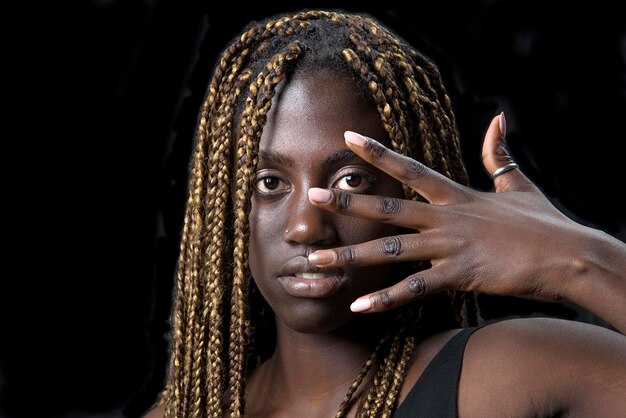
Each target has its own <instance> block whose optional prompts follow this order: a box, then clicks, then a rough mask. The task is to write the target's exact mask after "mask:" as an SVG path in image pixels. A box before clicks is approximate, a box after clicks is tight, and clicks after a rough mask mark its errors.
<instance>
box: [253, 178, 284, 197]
mask: <svg viewBox="0 0 626 418" xmlns="http://www.w3.org/2000/svg"><path fill="white" fill-rule="evenodd" d="M255 186H256V189H257V190H258V191H259V193H261V194H262V195H271V194H278V193H282V192H284V191H286V190H287V189H288V186H287V185H286V184H285V182H284V181H282V180H281V179H280V178H278V177H276V176H263V177H257V179H256V184H255Z"/></svg>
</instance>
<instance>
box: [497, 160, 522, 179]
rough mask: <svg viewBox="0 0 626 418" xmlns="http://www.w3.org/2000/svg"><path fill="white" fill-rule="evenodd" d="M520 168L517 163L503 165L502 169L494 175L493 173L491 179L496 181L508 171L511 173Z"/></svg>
mask: <svg viewBox="0 0 626 418" xmlns="http://www.w3.org/2000/svg"><path fill="white" fill-rule="evenodd" d="M517 167H518V165H517V164H516V163H513V162H511V163H508V164H505V165H503V166H502V167H500V168H498V169H497V170H496V171H494V172H493V173H491V178H492V179H495V178H496V177H498V176H499V175H500V174H504V173H506V172H507V171H511V170H514V169H516V168H517Z"/></svg>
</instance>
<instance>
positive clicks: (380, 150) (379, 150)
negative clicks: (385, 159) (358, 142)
mask: <svg viewBox="0 0 626 418" xmlns="http://www.w3.org/2000/svg"><path fill="white" fill-rule="evenodd" d="M367 144H368V145H369V151H370V154H372V156H373V157H374V158H381V157H382V156H383V155H385V151H387V149H386V148H385V147H383V146H382V145H381V144H380V143H379V142H378V141H375V140H373V139H369V140H368V141H367Z"/></svg>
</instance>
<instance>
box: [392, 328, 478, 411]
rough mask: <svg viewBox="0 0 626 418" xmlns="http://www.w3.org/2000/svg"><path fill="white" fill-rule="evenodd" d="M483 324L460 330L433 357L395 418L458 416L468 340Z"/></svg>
mask: <svg viewBox="0 0 626 418" xmlns="http://www.w3.org/2000/svg"><path fill="white" fill-rule="evenodd" d="M479 328H480V327H470V328H464V329H462V330H461V331H459V332H458V333H456V334H455V335H454V336H453V337H452V338H450V340H449V341H448V342H447V343H446V345H444V346H443V348H442V349H441V350H439V352H438V353H437V354H436V355H435V357H433V359H432V360H431V361H430V363H429V364H428V366H426V369H424V372H423V373H422V375H421V376H420V377H419V379H417V382H415V385H414V386H413V388H412V389H411V391H410V392H409V394H408V395H407V396H406V398H405V399H404V401H403V402H402V403H401V404H400V406H399V407H398V409H397V410H396V413H395V414H394V415H393V418H418V417H419V418H455V417H457V398H458V385H459V376H460V374H461V364H462V362H463V352H464V351H465V344H466V343H467V340H468V339H469V337H470V335H472V333H473V332H474V331H476V330H477V329H479Z"/></svg>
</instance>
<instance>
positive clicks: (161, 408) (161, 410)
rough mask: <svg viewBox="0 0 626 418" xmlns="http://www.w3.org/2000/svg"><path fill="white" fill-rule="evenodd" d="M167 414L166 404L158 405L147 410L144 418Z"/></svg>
mask: <svg viewBox="0 0 626 418" xmlns="http://www.w3.org/2000/svg"><path fill="white" fill-rule="evenodd" d="M163 415H165V405H157V406H155V407H153V408H152V409H150V410H149V411H148V412H146V414H145V415H143V417H142V418H163Z"/></svg>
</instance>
